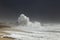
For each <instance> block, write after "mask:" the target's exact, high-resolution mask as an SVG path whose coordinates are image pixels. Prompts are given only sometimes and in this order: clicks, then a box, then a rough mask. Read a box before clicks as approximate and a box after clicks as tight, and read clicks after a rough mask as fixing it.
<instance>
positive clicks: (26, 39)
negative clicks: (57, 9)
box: [0, 14, 60, 40]
mask: <svg viewBox="0 0 60 40" xmlns="http://www.w3.org/2000/svg"><path fill="white" fill-rule="evenodd" d="M18 24H19V25H18V26H12V27H11V28H3V29H0V30H1V31H0V35H3V36H1V38H2V37H11V38H14V40H60V25H44V26H41V24H40V22H37V21H35V22H31V21H30V19H29V17H26V16H25V15H24V14H21V15H20V17H19V18H18Z"/></svg>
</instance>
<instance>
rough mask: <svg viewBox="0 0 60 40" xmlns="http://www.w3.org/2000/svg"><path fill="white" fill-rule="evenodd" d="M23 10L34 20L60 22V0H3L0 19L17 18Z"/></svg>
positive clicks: (0, 2) (0, 6)
mask: <svg viewBox="0 0 60 40" xmlns="http://www.w3.org/2000/svg"><path fill="white" fill-rule="evenodd" d="M21 10H23V11H24V14H25V15H27V16H29V17H30V18H31V19H33V20H39V21H42V22H60V0H1V1H0V20H16V19H17V17H18V16H19V15H20V14H21V13H19V11H21Z"/></svg>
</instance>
